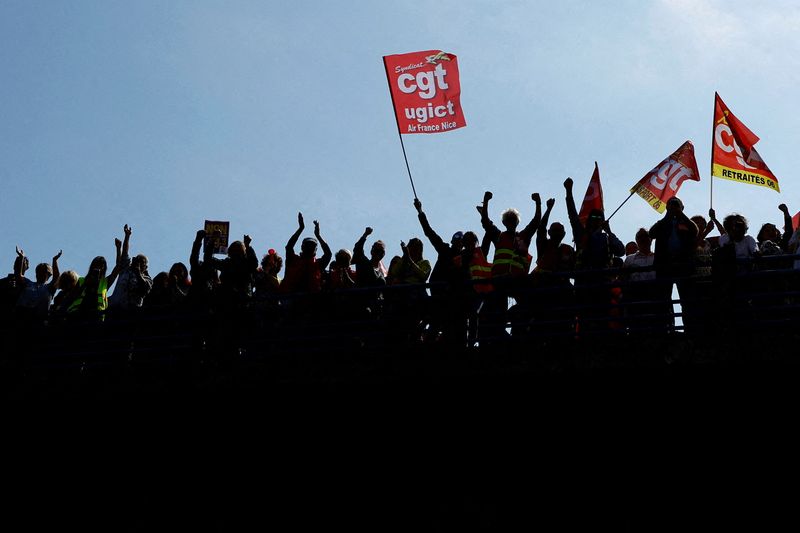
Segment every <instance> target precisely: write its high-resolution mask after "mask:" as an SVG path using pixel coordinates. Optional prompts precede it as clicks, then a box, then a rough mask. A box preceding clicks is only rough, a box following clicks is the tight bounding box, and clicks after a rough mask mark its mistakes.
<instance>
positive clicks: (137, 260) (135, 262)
mask: <svg viewBox="0 0 800 533" xmlns="http://www.w3.org/2000/svg"><path fill="white" fill-rule="evenodd" d="M147 266H148V261H147V256H146V255H144V254H139V255H135V256H133V258H132V259H131V267H132V268H133V269H135V270H138V271H139V272H147Z"/></svg>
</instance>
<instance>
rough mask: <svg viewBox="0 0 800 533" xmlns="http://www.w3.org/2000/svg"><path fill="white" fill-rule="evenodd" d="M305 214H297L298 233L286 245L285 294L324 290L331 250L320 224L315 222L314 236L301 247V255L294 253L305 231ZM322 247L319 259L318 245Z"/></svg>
mask: <svg viewBox="0 0 800 533" xmlns="http://www.w3.org/2000/svg"><path fill="white" fill-rule="evenodd" d="M305 227H306V226H305V222H303V214H302V213H298V214H297V231H295V232H294V234H293V235H292V236H291V237H290V238H289V242H287V243H286V277H285V278H284V280H283V283H282V284H281V286H282V290H283V292H287V293H292V292H300V293H318V292H320V291H321V290H322V273H323V272H324V271H325V269H326V268H327V267H328V263H330V261H331V256H332V254H331V249H330V247H329V246H328V243H326V242H325V240H324V239H323V238H322V235H320V231H319V222H317V221H316V220H315V221H314V236H315V237H316V239H312V238H311V237H306V238H305V239H303V243H302V244H301V245H300V255H298V254H296V253H295V251H294V246H295V244H296V243H297V239H299V238H300V235H301V234H302V233H303V230H304V229H305ZM318 244H319V246H321V247H322V257H320V258H319V259H317V257H316V255H317V245H318Z"/></svg>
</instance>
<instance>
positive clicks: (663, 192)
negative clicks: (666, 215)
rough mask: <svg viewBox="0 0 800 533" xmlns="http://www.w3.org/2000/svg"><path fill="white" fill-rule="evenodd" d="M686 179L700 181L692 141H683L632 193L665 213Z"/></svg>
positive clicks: (640, 181)
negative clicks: (668, 204) (669, 202)
mask: <svg viewBox="0 0 800 533" xmlns="http://www.w3.org/2000/svg"><path fill="white" fill-rule="evenodd" d="M685 180H694V181H700V173H699V172H698V171H697V161H695V158H694V146H693V145H692V142H691V141H686V142H685V143H683V144H682V145H681V147H680V148H678V149H677V150H675V152H674V153H673V154H672V155H671V156H669V157H668V158H666V159H665V160H663V161H662V162H661V163H659V164H658V165H657V166H656V168H654V169H653V170H651V171H650V172H648V173H647V174H645V176H644V177H643V178H642V179H640V180H639V183H637V184H636V185H634V186H633V187H632V188H631V193H636V194H638V195H639V196H641V197H642V198H644V200H645V202H647V203H648V204H650V206H651V207H652V208H653V209H655V210H656V211H658V212H659V213H663V212H664V211H666V209H667V201H668V200H669V199H670V198H672V197H673V196H675V195H676V194H678V189H680V187H681V185H682V184H683V182H684V181H685Z"/></svg>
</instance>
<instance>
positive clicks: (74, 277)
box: [58, 270, 79, 292]
mask: <svg viewBox="0 0 800 533" xmlns="http://www.w3.org/2000/svg"><path fill="white" fill-rule="evenodd" d="M78 277H79V276H78V273H77V272H75V271H74V270H67V271H66V272H64V273H63V274H61V275H60V276H59V277H58V288H59V289H61V290H62V291H64V292H69V291H71V290H72V289H73V288H75V286H76V285H77V284H78Z"/></svg>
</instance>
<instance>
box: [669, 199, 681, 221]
mask: <svg viewBox="0 0 800 533" xmlns="http://www.w3.org/2000/svg"><path fill="white" fill-rule="evenodd" d="M680 213H683V202H682V201H681V199H680V198H678V197H677V196H673V197H672V198H670V199H669V200H667V215H669V216H673V217H674V216H677V215H679V214H680Z"/></svg>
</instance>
